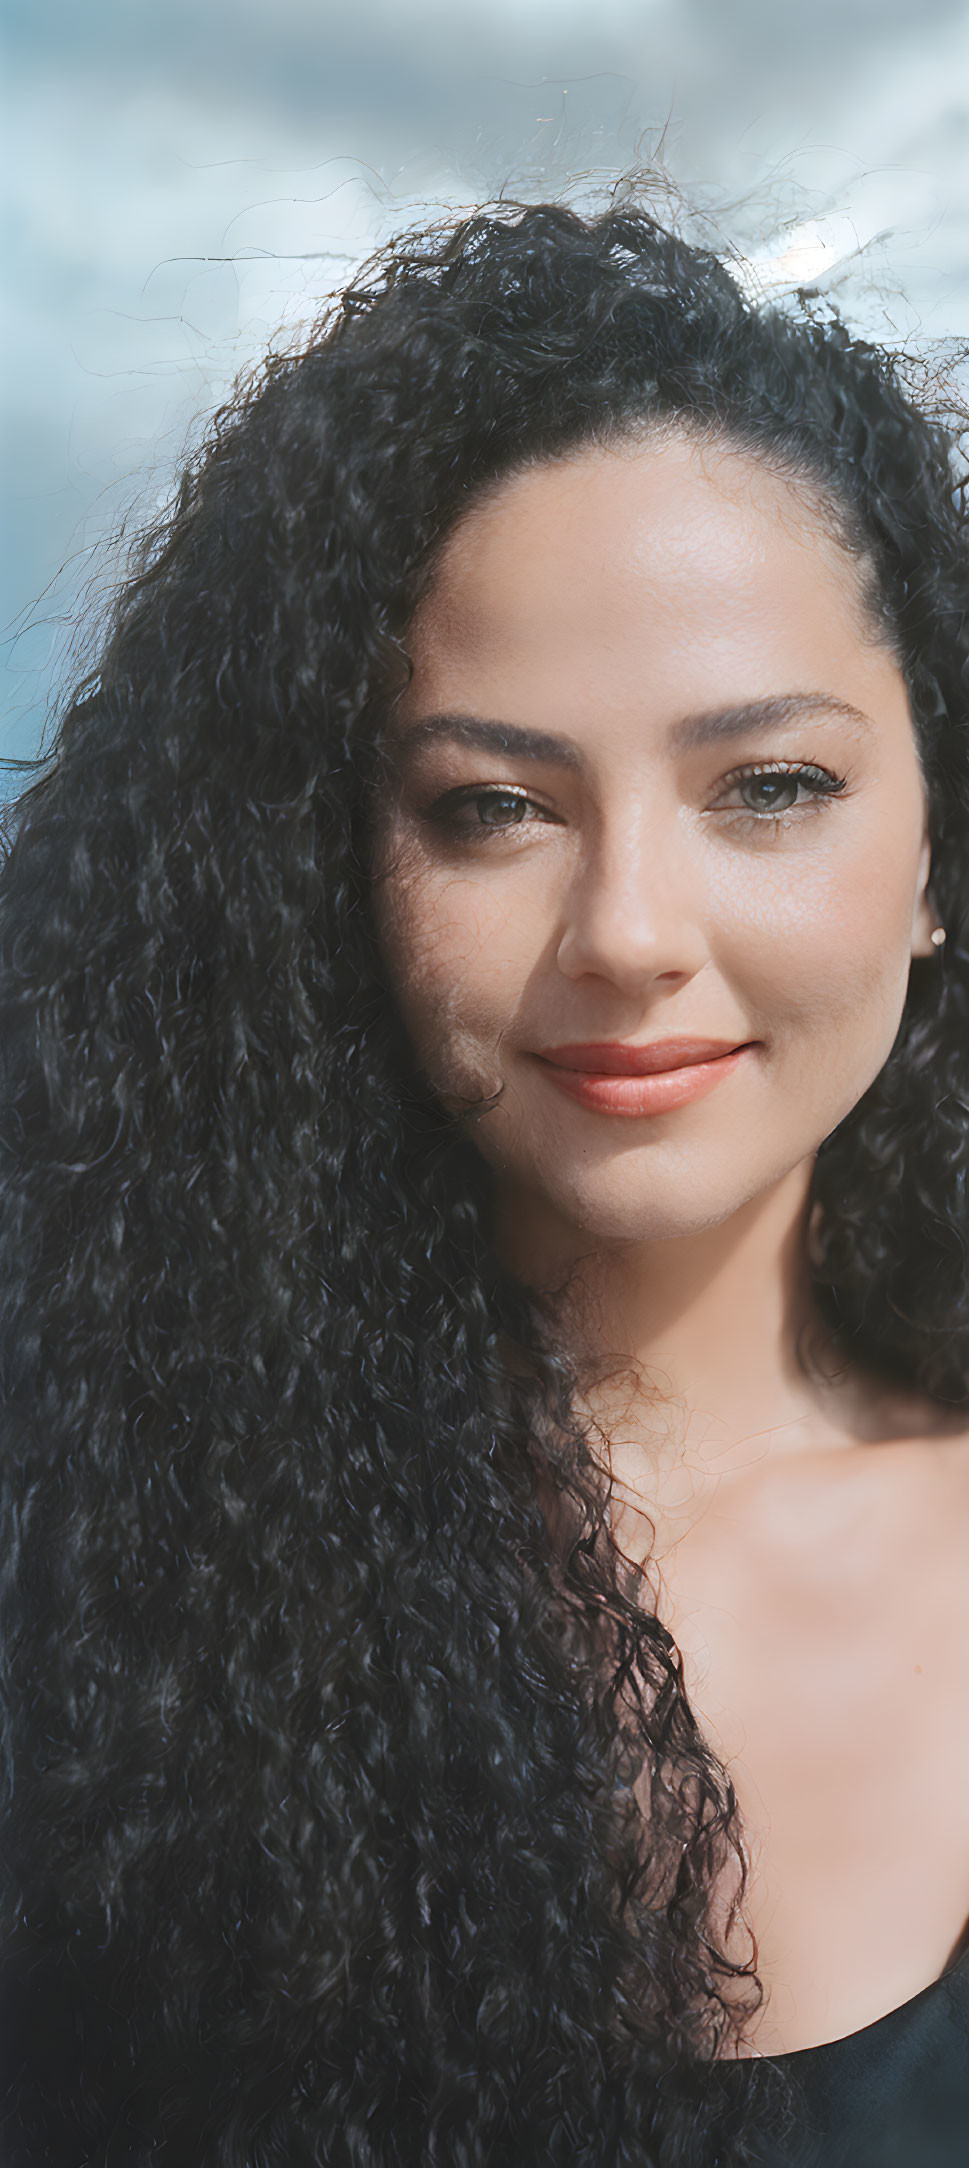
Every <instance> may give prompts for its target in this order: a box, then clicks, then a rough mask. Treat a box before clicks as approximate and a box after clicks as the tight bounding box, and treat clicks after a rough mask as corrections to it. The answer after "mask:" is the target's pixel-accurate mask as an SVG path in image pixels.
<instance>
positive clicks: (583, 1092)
mask: <svg viewBox="0 0 969 2168" xmlns="http://www.w3.org/2000/svg"><path fill="white" fill-rule="evenodd" d="M754 1044H755V1042H754V1041H753V1040H747V1041H745V1042H744V1044H743V1045H741V1046H738V1045H737V1043H736V1041H734V1043H733V1044H732V1045H731V1043H730V1042H729V1041H726V1040H723V1039H656V1040H654V1041H653V1043H652V1045H650V1046H631V1045H629V1044H628V1043H627V1044H626V1045H623V1044H621V1043H618V1042H613V1043H612V1044H607V1043H602V1042H596V1043H591V1042H585V1043H583V1044H582V1045H573V1046H558V1047H549V1048H547V1049H546V1050H545V1051H544V1052H543V1053H541V1054H537V1055H536V1056H535V1059H536V1061H538V1062H539V1063H540V1064H541V1067H542V1070H543V1073H544V1074H545V1075H546V1076H547V1078H548V1081H549V1083H550V1084H554V1085H556V1086H557V1088H558V1090H559V1091H562V1092H564V1093H565V1094H566V1096H567V1097H568V1098H569V1099H575V1100H577V1101H578V1103H579V1105H580V1106H585V1107H591V1108H593V1109H594V1110H595V1111H597V1112H598V1113H600V1114H632V1115H643V1114H664V1113H665V1112H666V1111H667V1109H668V1108H672V1107H680V1106H685V1105H686V1104H687V1102H688V1101H689V1100H691V1099H702V1098H703V1097H704V1095H705V1094H706V1093H707V1092H709V1091H712V1090H713V1088H714V1086H715V1085H716V1084H719V1083H720V1082H721V1081H722V1080H723V1078H724V1077H727V1076H731V1075H732V1074H733V1071H734V1070H735V1069H736V1068H737V1067H738V1065H739V1063H740V1062H741V1060H742V1059H743V1056H744V1055H745V1054H747V1053H749V1052H750V1051H751V1050H752V1047H753V1045H754Z"/></svg>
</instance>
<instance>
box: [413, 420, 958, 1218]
mask: <svg viewBox="0 0 969 2168" xmlns="http://www.w3.org/2000/svg"><path fill="white" fill-rule="evenodd" d="M408 645H409V651H410V653H411V656H412V658H413V663H414V675H413V678H412V681H411V683H410V685H409V686H408V688H407V690H406V692H405V694H404V695H403V696H402V698H401V700H400V701H399V702H398V704H397V706H396V707H395V709H394V711H393V713H392V714H391V716H390V718H389V722H388V725H387V729H386V733H385V743H386V744H387V746H388V748H392V749H393V755H394V761H395V764H396V769H397V776H396V779H395V781H394V783H393V784H392V785H389V786H385V789H384V792H383V795H382V799H381V801H380V803H379V807H378V818H377V822H376V826H375V830H374V859H373V871H374V875H375V881H374V891H373V901H374V908H375V913H376V923H377V929H378V936H379V940H380V944H381V949H382V952H383V955H384V958H385V962H386V965H387V968H388V971H389V975H390V979H391V983H392V985H393V987H394V989H395V992H396V995H397V999H398V1003H399V1007H400V1010H401V1014H402V1016H403V1019H404V1023H405V1026H406V1028H407V1031H408V1034H409V1037H410V1040H411V1043H412V1046H413V1048H414V1051H415V1054H416V1056H417V1059H418V1062H419V1064H420V1066H421V1067H422V1069H423V1070H424V1071H425V1073H426V1075H427V1077H428V1078H429V1080H430V1082H431V1084H432V1085H433V1087H434V1089H435V1090H436V1092H437V1094H438V1096H439V1098H440V1100H441V1101H442V1103H443V1104H444V1105H445V1107H446V1108H447V1109H448V1110H449V1111H451V1112H452V1113H457V1112H459V1111H462V1110H463V1108H464V1105H465V1102H466V1100H467V1099H468V1098H479V1097H481V1096H483V1095H488V1094H491V1093H493V1092H495V1091H496V1090H497V1089H498V1088H499V1087H502V1090H501V1096H500V1099H499V1100H498V1102H497V1104H496V1105H495V1106H494V1108H493V1109H492V1110H491V1111H489V1112H486V1113H484V1114H482V1115H481V1116H478V1117H476V1118H475V1120H474V1121H473V1122H472V1124H471V1126H470V1130H469V1134H470V1135H471V1136H472V1137H473V1139H474V1141H475V1142H476V1144H477V1146H478V1148H479V1150H480V1151H481V1152H482V1153H483V1154H484V1156H485V1158H486V1159H487V1160H488V1161H489V1162H490V1163H491V1164H492V1166H493V1167H494V1168H495V1169H496V1170H497V1171H498V1175H499V1195H500V1196H501V1198H502V1200H503V1202H504V1204H505V1205H506V1206H507V1205H508V1204H509V1203H510V1204H511V1206H512V1209H513V1210H518V1211H520V1212H522V1213H525V1214H531V1215H532V1219H533V1221H536V1222H537V1223H541V1224H543V1225H544V1226H546V1228H548V1229H552V1228H555V1229H558V1230H559V1231H564V1230H566V1229H572V1230H575V1231H578V1232H580V1233H581V1235H582V1237H583V1238H586V1237H590V1236H591V1237H592V1238H593V1240H594V1241H595V1240H598V1241H600V1242H602V1243H610V1242H619V1243H624V1242H629V1241H643V1240H650V1239H653V1238H657V1237H666V1236H670V1235H684V1234H689V1233H691V1232H698V1231H700V1230H701V1229H702V1228H703V1227H706V1226H711V1225H714V1224H716V1223H718V1222H720V1221H722V1220H724V1219H725V1218H727V1217H728V1216H729V1215H730V1214H731V1213H732V1212H734V1211H736V1210H737V1209H738V1208H739V1207H740V1206H741V1205H743V1204H744V1203H746V1202H748V1201H749V1200H750V1199H752V1198H753V1197H754V1196H756V1195H757V1194H759V1193H760V1192H762V1191H763V1190H765V1189H766V1188H767V1187H768V1186H770V1185H773V1184H774V1183H776V1182H777V1181H778V1180H779V1179H781V1178H782V1177H783V1176H784V1175H786V1174H788V1173H789V1172H790V1170H791V1169H792V1168H794V1167H795V1166H797V1165H798V1164H800V1163H801V1162H805V1161H810V1160H811V1159H813V1155H814V1153H815V1152H816V1150H817V1147H818V1145H819V1144H820V1143H821V1142H822V1140H823V1139H824V1138H825V1137H826V1136H827V1135H828V1134H829V1132H830V1131H831V1130H832V1129H834V1128H835V1126H836V1125H837V1123H838V1122H839V1121H841V1119H842V1118H843V1116H844V1115H846V1114H847V1113H848V1112H849V1110H850V1108H851V1107H853V1106H854V1105H855V1104H856V1102H857V1101H858V1099H859V1098H860V1097H861V1095H862V1094H863V1093H864V1091H865V1090H866V1089H867V1087H868V1085H869V1084H870V1083H871V1082H872V1080H873V1078H874V1077H875V1076H876V1075H877V1073H878V1071H879V1070H880V1069H881V1067H882V1065H883V1064H884V1062H885V1060H886V1058H887V1056H888V1054H889V1052H890V1050H891V1047H892V1044H893V1041H894V1039H895V1037H896V1033H897V1030H898V1025H899V1021H900V1018H901V1015H902V1010H903V1006H904V1002H905V996H906V989H907V984H908V977H909V966H910V961H911V958H912V955H913V953H914V954H917V955H930V956H931V955H934V953H935V952H934V950H933V949H932V947H931V944H930V940H929V935H930V932H931V929H932V926H933V924H934V923H935V920H934V914H933V913H932V911H931V909H930V907H929V905H928V903H927V901H926V899H925V897H924V893H923V891H924V888H925V883H926V880H927V877H928V872H929V855H930V853H929V841H928V824H927V800H926V795H925V791H924V786H923V782H922V776H921V771H920V767H919V763H918V759H917V755H916V749H915V743H914V738H913V732H912V725H911V719H910V713H909V705H908V699H907V695H906V689H905V685H904V681H903V678H902V675H901V672H900V670H899V667H898V665H897V663H896V662H895V660H894V659H893V658H892V656H891V655H890V654H889V653H888V651H887V650H886V648H885V647H884V645H880V644H879V643H878V636H877V633H876V631H875V629H874V628H873V626H872V624H871V622H870V620H869V619H868V618H867V617H866V615H865V612H864V608H863V604H862V600H861V589H860V581H859V576H858V574H857V571H856V568H855V567H854V565H853V563H852V561H851V560H850V559H849V558H848V557H847V556H846V555H845V554H844V553H843V552H842V551H841V550H840V549H839V547H838V545H837V544H836V543H835V542H834V541H833V540H832V539H830V538H829V536H828V534H827V532H826V530H825V528H824V526H823V524H822V523H821V520H820V518H819V517H818V515H817V514H815V513H814V512H813V511H812V510H811V509H810V508H809V506H808V504H807V502H806V500H805V498H804V495H803V492H802V493H801V494H796V493H795V491H794V489H793V488H791V487H790V486H789V485H788V484H787V483H786V482H784V481H782V480H780V479H778V478H777V477H776V476H772V475H771V474H770V473H769V472H768V471H767V469H766V468H765V467H764V466H762V465H761V464H760V462H758V461H757V460H756V459H754V458H752V457H751V456H749V455H747V454H745V453H741V452H739V451H732V450H729V449H727V448H726V447H724V446H719V447H713V446H711V445H710V444H707V445H706V446H705V447H704V446H702V445H701V444H700V443H699V442H698V441H693V442H691V441H689V440H688V439H686V438H685V437H684V436H682V435H675V434H673V435H668V436H666V437H662V438H656V439H654V440H652V441H649V440H647V441H645V442H640V443H638V444H634V445H630V446H628V447H624V448H623V449H621V450H610V451H603V450H590V451H587V452H583V453H581V454H576V455H575V456H573V457H570V458H568V459H563V460H561V461H557V462H554V463H552V462H549V463H547V464H544V465H542V466H539V467H537V468H534V469H532V470H530V471H528V472H527V473H522V474H519V475H517V476H515V477H512V478H510V479H509V480H507V481H506V482H505V483H503V484H501V485H500V486H499V487H497V488H496V489H495V491H494V492H493V493H492V494H491V495H490V497H489V498H488V499H486V500H483V501H481V502H479V503H478V504H477V505H476V506H475V507H474V509H472V511H471V512H470V513H469V514H468V515H467V516H466V518H465V520H464V521H463V523H462V524H461V526H460V527H459V528H458V529H456V530H454V531H453V532H452V534H451V536H450V538H449V539H448V541H447V543H446V545H445V547H444V550H443V553H442V556H441V558H440V561H439V564H438V568H437V572H436V576H435V579H434V582H433V585H432V587H431V589H430V591H429V592H428V594H427V596H426V597H425V600H424V602H423V603H422V605H421V607H420V609H419V611H418V613H417V616H416V618H415V621H414V624H413V626H412V629H411V636H410V640H409V643H408ZM525 734H527V742H526V736H525ZM755 766H759V767H760V769H761V771H762V772H761V776H760V778H759V779H758V776H757V775H756V774H755V773H754V772H753V770H754V768H755ZM801 769H803V770H804V771H805V772H804V774H803V775H802V776H801V780H800V781H798V771H799V770H801ZM812 781H813V782H815V783H818V782H820V783H821V784H822V785H824V786H828V785H831V786H837V787H836V788H831V789H830V790H826V789H825V788H822V789H820V790H818V791H812V789H811V783H812ZM680 1035H687V1036H690V1037H696V1038H704V1039H716V1040H719V1041H722V1042H724V1043H725V1044H726V1046H728V1047H735V1046H738V1045H744V1046H745V1048H746V1051H745V1052H744V1053H742V1054H741V1055H740V1056H739V1057H738V1058H737V1059H736V1060H735V1061H734V1062H732V1063H728V1064H725V1066H724V1068H723V1069H722V1070H715V1071H707V1072H706V1074H707V1076H708V1077H711V1076H715V1077H716V1081H715V1082H714V1083H713V1085H712V1088H710V1089H707V1090H706V1091H705V1092H703V1093H702V1094H701V1095H699V1096H697V1097H694V1098H692V1099H690V1100H687V1101H685V1102H681V1103H679V1104H675V1105H670V1106H668V1107H666V1108H665V1109H661V1110H659V1111H656V1110H655V1109H654V1110H653V1111H651V1112H635V1111H633V1112H630V1111H628V1109H627V1110H626V1111H616V1110H615V1108H613V1109H609V1108H607V1107H603V1106H601V1105H591V1104H588V1103H584V1102H583V1101H582V1100H579V1099H576V1098H575V1097H573V1096H571V1094H570V1093H569V1092H567V1090H566V1088H565V1087H564V1085H563V1084H562V1082H561V1078H562V1077H563V1075H567V1074H568V1072H565V1071H563V1070H562V1069H561V1068H556V1067H555V1065H553V1064H551V1063H550V1062H549V1060H548V1058H547V1050H548V1049H550V1048H553V1049H560V1048H562V1047H563V1046H566V1045H568V1046H574V1045H575V1044H576V1043H577V1042H585V1043H588V1042H595V1043H601V1042H613V1043H614V1042H621V1043H622V1044H623V1045H627V1046H634V1047H642V1046H644V1045H645V1044H647V1043H649V1042H652V1041H655V1040H658V1039H669V1038H672V1037H674V1036H677V1037H678V1036H680ZM595 1066H596V1067H598V1068H599V1069H605V1068H608V1066H609V1061H608V1058H604V1059H598V1058H597V1060H596V1062H595Z"/></svg>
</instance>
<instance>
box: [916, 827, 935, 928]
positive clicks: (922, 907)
mask: <svg viewBox="0 0 969 2168" xmlns="http://www.w3.org/2000/svg"><path fill="white" fill-rule="evenodd" d="M931 866H932V842H931V838H930V837H929V836H928V835H926V837H925V840H924V842H923V844H922V855H921V857H920V859H919V870H918V882H917V886H916V892H915V902H914V905H913V907H912V955H913V956H934V955H935V953H936V947H935V944H934V942H933V940H932V935H933V933H934V931H935V929H936V927H937V926H938V924H939V914H938V911H937V909H936V907H935V904H934V902H933V900H932V892H931V888H930V886H929V877H930V872H931Z"/></svg>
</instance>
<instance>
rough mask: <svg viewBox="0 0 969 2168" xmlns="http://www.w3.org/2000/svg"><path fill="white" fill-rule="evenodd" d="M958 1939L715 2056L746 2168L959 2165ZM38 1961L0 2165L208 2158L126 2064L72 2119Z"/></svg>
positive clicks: (62, 2004)
mask: <svg viewBox="0 0 969 2168" xmlns="http://www.w3.org/2000/svg"><path fill="white" fill-rule="evenodd" d="M958 1947H959V1952H960V1954H958V1955H957V1956H956V1958H955V1960H954V1961H950V1965H949V1968H948V1970H947V1971H946V1972H945V1973H943V1975H942V1978H941V1979H939V1980H936V1981H935V1982H934V1984H933V1985H932V1986H931V1987H926V1988H924V1989H923V1990H922V1993H921V1994H920V1995H915V1996H913V1998H912V2000H911V2002H906V2003H903V2004H902V2007H901V2008H900V2009H898V2010H892V2011H890V2012H889V2014H888V2016H887V2017H883V2018H879V2019H877V2020H876V2022H875V2024H873V2025H866V2026H864V2027H863V2029H862V2030H861V2031H860V2032H855V2033H850V2034H849V2035H848V2037H847V2038H846V2039H844V2040H832V2041H830V2042H828V2043H826V2044H825V2045H824V2046H823V2047H816V2048H802V2049H799V2050H796V2051H794V2052H792V2053H791V2054H788V2055H777V2056H757V2057H755V2058H754V2059H753V2060H751V2061H749V2062H719V2063H717V2064H715V2065H714V2068H715V2069H716V2071H717V2074H718V2078H719V2079H720V2080H721V2081H722V2085H723V2093H722V2095H721V2098H722V2099H723V2103H724V2106H725V2107H726V2108H727V2111H728V2122H729V2126H730V2130H731V2132H732V2139H731V2142H733V2140H734V2139H736V2137H737V2135H738V2134H742V2135H743V2137H744V2138H745V2139H746V2140H747V2141H748V2142H749V2141H750V2140H751V2139H753V2142H754V2145H755V2147H756V2148H757V2153H756V2158H757V2161H758V2163H759V2168H969V1942H966V1945H965V1947H963V1945H962V1944H961V1943H960V1945H959V1946H958ZM45 1970H46V1968H45V1967H44V1966H43V1965H38V1964H36V1963H34V1964H27V1965H26V1966H25V1967H24V1968H23V1970H22V1972H21V1973H20V1976H19V1977H18V1978H15V1977H14V1976H15V1974H17V1972H18V1968H17V1966H15V1965H13V1966H11V1965H10V1964H9V1963H8V1964H7V1965H5V1966H3V1967H2V1968H0V1986H2V1987H3V1988H5V1989H6V1992H5V1993H0V2161H2V2163H3V2168H211V2156H210V2151H209V2148H207V2147H204V2148H203V2155H204V2164H203V2160H202V2159H201V2158H200V2156H199V2152H198V2149H197V2147H196V2146H194V2145H192V2144H191V2143H189V2142H188V2141H187V2140H183V2139H182V2138H181V2137H180V2136H173V2137H172V2140H171V2142H170V2143H168V2142H166V2143H164V2144H162V2143H161V2142H160V2140H159V2138H158V2133H157V2130H155V2131H154V2133H153V2135H152V2136H150V2135H149V2131H150V2130H151V2125H152V2116H151V2113H150V2111H149V2112H145V2107H144V2104H143V2103H142V2102H140V2101H139V2099H138V2097H137V2094H136V2092H135V2091H134V2090H133V2088H132V2082H131V2074H130V2073H129V2076H128V2079H127V2082H126V2083H121V2082H120V2078H119V2083H118V2088H117V2103H116V2108H115V2111H114V2112H112V2115H111V2117H110V2124H111V2131H110V2140H107V2138H106V2134H105V2129H104V2126H103V2124H100V2127H99V2131H98V2134H97V2135H95V2133H94V2129H93V2127H91V2126H88V2125H85V2128H84V2130H83V2131H82V2127H81V2123H79V2122H78V2121H76V2120H75V2110H74V2108H73V2106H72V2105H70V2104H69V2103H70V2102H71V2095H72V2093H73V2090H74V2086H73V2084H72V2080H74V2081H75V2082H76V2079H77V2077H78V2074H79V2071H80V2070H81V2069H82V2068H83V2069H85V2070H86V2071H87V2073H88V2075H89V2076H90V2075H91V2074H92V2072H94V2071H95V2070H96V2069H97V2066H98V2065H99V2063H100V2062H101V2052H100V2050H99V2048H98V2044H97V2041H96V2038H95V2036H94V2034H93V2033H92V2032H91V2030H90V2027H89V2025H85V2026H84V2027H83V2028H82V2030H83V2032H84V2035H85V2037H84V2040H83V2043H82V2042H81V2041H80V2040H79V2038H78V2037H77V2018H76V2015H75V2014H73V2013H72V2012H71V2011H70V2009H69V2001H70V1997H69V1994H68V1993H67V1983H66V1980H65V1977H64V1970H63V1967H61V1968H60V1969H59V1970H58V1971H57V1973H56V1976H54V1975H51V1974H50V1973H47V1977H46V1981H43V1975H44V1973H45ZM45 1987H46V1994H45V1991H44V1990H45ZM107 2059H108V2062H109V2063H110V2062H111V2052H110V2049H108V2050H107ZM775 2073H783V2075H784V2076H785V2077H786V2078H787V2079H789V2080H790V2081H791V2085H792V2088H793V2091H792V2093H791V2095H790V2098H789V2101H788V2103H787V2124H788V2126H789V2128H790V2131H791V2135H790V2136H787V2137H783V2138H781V2137H778V2135H777V2131H778V2128H779V2125H778V2123H777V2121H776V2118H775V2107H776V2106H777V2104H776V2103H770V2104H769V2107H768V2110H767V2111H766V2112H765V2111H763V2110H762V2103H763V2097H764V2096H763V2086H764V2082H765V2080H766V2082H767V2084H768V2085H769V2084H770V2082H771V2077H772V2075H773V2074H775ZM102 2075H103V2071H102ZM122 2075H123V2074H122ZM81 2089H82V2091H83V2090H84V2089H85V2088H84V2087H83V2086H82V2088H81ZM784 2105H785V2104H784V2103H783V2102H781V2103H780V2106H781V2107H782V2108H783V2107H784ZM82 2120H83V2118H82ZM94 2120H95V2121H96V2122H99V2118H97V2117H95V2119H94ZM718 2157H720V2158H722V2157H723V2156H718ZM522 2168H525V2163H524V2162H523V2163H522ZM529 2168H531V2164H529Z"/></svg>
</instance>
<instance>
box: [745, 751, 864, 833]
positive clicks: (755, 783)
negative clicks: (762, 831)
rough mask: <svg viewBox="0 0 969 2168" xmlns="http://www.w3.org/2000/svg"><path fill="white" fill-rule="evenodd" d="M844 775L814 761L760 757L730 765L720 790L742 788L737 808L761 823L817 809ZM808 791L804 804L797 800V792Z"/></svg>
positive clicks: (839, 787) (842, 784)
mask: <svg viewBox="0 0 969 2168" xmlns="http://www.w3.org/2000/svg"><path fill="white" fill-rule="evenodd" d="M846 782H847V777H846V776H843V775H832V773H831V770H830V768H821V767H819V766H818V765H817V763H816V762H815V761H803V760H764V761H760V760H759V761H752V762H749V763H748V765H747V766H746V767H743V768H733V769H732V770H731V772H730V774H729V775H726V776H724V779H723V784H722V786H721V788H722V789H723V790H735V791H745V792H746V793H747V798H746V802H745V803H744V804H743V805H742V806H741V807H740V808H738V810H739V811H740V813H741V814H742V815H743V814H746V815H747V816H748V818H749V819H751V820H754V821H758V822H761V823H764V822H769V821H771V820H773V819H776V818H777V817H778V816H779V815H780V814H782V813H792V812H797V813H813V812H818V811H820V808H821V804H822V801H823V800H824V799H825V798H831V797H834V796H835V795H836V794H837V793H838V792H839V791H842V790H844V788H845V784H846ZM802 790H806V791H807V792H808V793H809V796H808V800H807V803H806V804H800V805H799V804H798V794H799V792H800V791H802ZM721 810H722V811H725V812H730V811H732V810H733V809H732V808H731V807H729V806H726V807H720V806H719V804H718V805H717V806H715V807H714V811H721Z"/></svg>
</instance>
